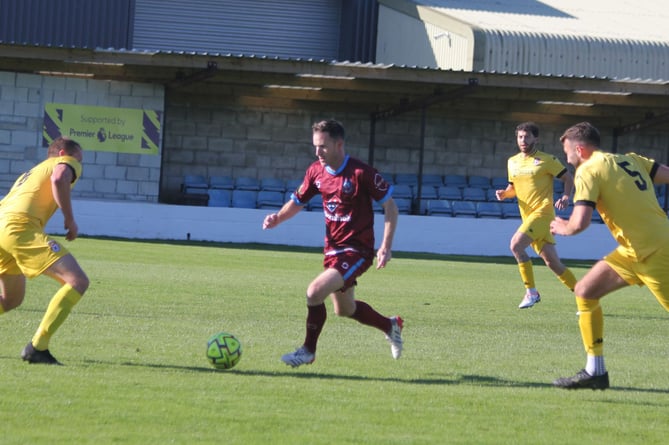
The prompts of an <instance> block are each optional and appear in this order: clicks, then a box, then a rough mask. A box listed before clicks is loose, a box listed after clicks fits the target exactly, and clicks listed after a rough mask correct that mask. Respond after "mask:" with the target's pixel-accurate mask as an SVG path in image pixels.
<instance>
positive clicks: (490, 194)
mask: <svg viewBox="0 0 669 445" xmlns="http://www.w3.org/2000/svg"><path fill="white" fill-rule="evenodd" d="M497 190H501V189H496V188H490V189H488V190H486V192H485V197H486V199H487V200H488V201H490V202H497Z"/></svg>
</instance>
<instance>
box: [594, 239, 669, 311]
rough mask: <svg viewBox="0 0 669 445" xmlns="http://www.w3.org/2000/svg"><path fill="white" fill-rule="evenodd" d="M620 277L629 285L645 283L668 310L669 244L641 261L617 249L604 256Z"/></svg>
mask: <svg viewBox="0 0 669 445" xmlns="http://www.w3.org/2000/svg"><path fill="white" fill-rule="evenodd" d="M604 261H605V262H606V264H608V265H609V266H611V268H612V269H613V270H615V271H616V273H617V274H618V275H620V277H621V278H622V279H623V280H625V281H626V282H627V283H628V284H630V285H634V284H636V285H638V286H643V285H645V286H646V287H647V288H648V290H650V291H651V292H652V293H653V295H655V298H656V299H657V301H659V303H660V304H661V305H662V306H663V307H664V308H665V309H666V310H667V311H669V274H668V272H669V244H665V245H664V246H662V247H660V248H659V249H657V250H656V251H655V252H654V253H653V254H652V255H650V256H649V257H647V258H645V259H644V260H643V261H636V260H634V259H632V258H628V257H625V256H623V255H622V254H621V253H620V250H619V249H616V250H614V251H613V252H611V253H610V254H608V255H606V256H605V257H604Z"/></svg>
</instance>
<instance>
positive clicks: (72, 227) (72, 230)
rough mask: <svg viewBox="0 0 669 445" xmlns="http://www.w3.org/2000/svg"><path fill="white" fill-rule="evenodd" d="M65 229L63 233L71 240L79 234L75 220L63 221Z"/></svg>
mask: <svg viewBox="0 0 669 445" xmlns="http://www.w3.org/2000/svg"><path fill="white" fill-rule="evenodd" d="M65 230H66V231H67V232H66V233H65V239H66V240H68V241H73V240H75V239H77V235H79V226H77V223H76V222H74V221H65Z"/></svg>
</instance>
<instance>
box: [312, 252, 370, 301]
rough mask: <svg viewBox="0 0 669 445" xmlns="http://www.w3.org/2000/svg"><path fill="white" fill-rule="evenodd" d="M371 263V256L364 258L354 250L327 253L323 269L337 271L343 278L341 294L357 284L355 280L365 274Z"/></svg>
mask: <svg viewBox="0 0 669 445" xmlns="http://www.w3.org/2000/svg"><path fill="white" fill-rule="evenodd" d="M373 263H374V257H373V256H364V255H363V254H361V253H360V252H357V251H355V250H343V251H338V252H328V253H326V254H325V258H324V259H323V267H325V268H326V269H337V270H338V271H339V273H340V274H341V276H342V277H344V286H343V287H342V288H341V289H339V290H340V291H341V292H344V291H345V290H346V289H348V288H349V287H353V286H355V285H356V284H358V282H357V280H356V279H357V278H358V277H359V276H360V275H362V274H363V273H365V271H366V270H367V269H369V267H370V266H371V265H372V264H373Z"/></svg>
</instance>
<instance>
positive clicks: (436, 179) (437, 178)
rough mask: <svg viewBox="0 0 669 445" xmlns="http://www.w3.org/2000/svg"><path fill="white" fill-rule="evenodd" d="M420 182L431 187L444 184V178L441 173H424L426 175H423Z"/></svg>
mask: <svg viewBox="0 0 669 445" xmlns="http://www.w3.org/2000/svg"><path fill="white" fill-rule="evenodd" d="M421 184H422V185H423V186H426V185H431V186H433V187H439V186H441V185H444V178H443V177H442V176H441V175H436V174H426V175H423V179H422V181H421Z"/></svg>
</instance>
